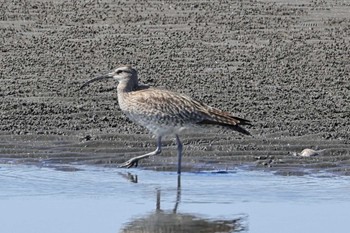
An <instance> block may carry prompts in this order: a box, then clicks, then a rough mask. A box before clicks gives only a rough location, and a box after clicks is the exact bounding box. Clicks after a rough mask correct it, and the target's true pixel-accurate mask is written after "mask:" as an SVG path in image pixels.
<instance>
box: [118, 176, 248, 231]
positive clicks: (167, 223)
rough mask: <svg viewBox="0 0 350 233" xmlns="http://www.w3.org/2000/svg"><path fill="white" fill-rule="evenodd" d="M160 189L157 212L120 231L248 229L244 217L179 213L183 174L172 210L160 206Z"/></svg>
mask: <svg viewBox="0 0 350 233" xmlns="http://www.w3.org/2000/svg"><path fill="white" fill-rule="evenodd" d="M160 196H161V192H160V190H157V203H156V211H155V213H151V214H148V215H146V216H145V217H141V218H137V219H134V220H132V221H131V222H129V223H127V224H126V225H125V227H124V228H123V229H122V230H121V231H120V233H158V232H159V233H197V232H201V233H218V232H220V233H233V232H240V231H244V230H246V228H245V227H244V226H242V225H243V223H242V222H243V220H244V219H243V218H236V219H234V220H210V219H205V218H201V217H199V216H196V215H193V214H183V213H177V209H178V206H179V203H180V199H181V176H178V186H177V193H176V202H175V206H174V208H173V210H172V211H164V210H161V208H160Z"/></svg>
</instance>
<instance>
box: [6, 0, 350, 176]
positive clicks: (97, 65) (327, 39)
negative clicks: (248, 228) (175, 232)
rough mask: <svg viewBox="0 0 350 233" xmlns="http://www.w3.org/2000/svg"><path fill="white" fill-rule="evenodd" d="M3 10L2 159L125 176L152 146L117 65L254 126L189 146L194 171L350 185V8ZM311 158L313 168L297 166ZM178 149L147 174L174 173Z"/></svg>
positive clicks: (30, 6)
mask: <svg viewBox="0 0 350 233" xmlns="http://www.w3.org/2000/svg"><path fill="white" fill-rule="evenodd" d="M1 9H2V10H1V12H0V31H1V35H2V36H1V43H0V49H1V57H0V59H1V63H0V77H1V78H0V98H1V101H0V111H1V113H0V114H1V118H0V119H1V121H0V122H1V124H0V134H1V136H0V144H1V147H0V160H1V162H6V163H8V162H12V163H13V162H14V163H22V162H24V163H36V164H42V163H53V164H66V163H74V162H78V163H84V164H86V163H88V164H100V165H111V166H115V165H116V164H118V163H121V162H123V161H125V160H127V159H129V158H131V157H132V156H134V155H136V154H140V153H142V152H144V151H151V150H153V149H154V148H153V147H154V146H155V141H154V139H152V138H151V136H150V135H148V134H147V132H146V131H145V130H144V129H142V128H140V127H138V126H136V125H135V124H133V123H131V122H129V121H128V120H127V119H126V117H125V116H124V115H123V114H122V113H121V112H120V110H119V107H118V104H117V95H116V90H115V89H113V87H114V86H115V84H114V83H113V82H102V83H96V84H94V85H91V86H90V87H89V88H87V89H85V90H83V91H80V92H77V91H76V89H77V88H78V87H79V86H80V85H81V84H82V83H84V82H85V81H86V80H88V79H90V78H92V77H95V76H96V75H98V74H102V73H105V72H108V71H110V70H111V69H112V68H114V67H115V66H116V65H117V64H120V63H129V64H132V65H134V66H135V67H136V68H137V69H138V70H139V74H140V78H141V81H142V82H144V83H147V84H149V85H152V86H157V87H161V88H166V89H169V90H174V91H178V92H181V93H185V94H187V95H190V96H192V97H194V98H196V99H198V100H201V101H203V102H205V103H207V104H210V105H212V106H215V107H219V108H221V109H224V110H227V111H231V112H233V113H235V114H236V115H237V116H239V117H243V118H247V119H250V120H251V121H252V122H253V123H254V125H253V126H252V127H250V128H249V130H250V131H251V132H252V134H253V135H254V137H243V136H241V135H237V134H236V133H234V132H229V131H227V130H217V129H215V130H212V129H209V130H208V131H206V133H205V134H203V133H201V134H197V135H196V134H188V135H185V136H184V137H183V138H184V144H185V157H184V169H185V170H202V169H217V168H219V169H226V168H228V169H230V168H233V167H236V166H242V165H244V166H247V167H249V168H252V169H266V170H274V171H277V172H278V174H283V175H290V174H295V175H299V174H301V175H302V174H304V173H308V172H314V171H331V172H336V173H340V174H345V175H347V174H349V165H350V143H349V139H350V137H349V132H350V126H349V115H350V100H349V96H350V84H349V73H350V64H349V58H348V54H349V46H350V37H349V34H350V31H349V30H350V28H349V27H348V25H349V23H350V4H348V3H347V2H344V1H333V0H326V1H312V2H310V1H302V0H300V1H294V2H293V3H289V2H288V1H278V2H277V3H274V2H272V1H240V2H229V3H223V2H222V1H207V2H197V1H184V2H178V1H166V2H164V1H152V2H144V1H119V3H116V2H114V1H111V2H110V1H90V2H86V1H74V2H69V1H68V2H67V1H55V2H51V1H45V0H38V1H25V2H11V3H10V2H8V1H4V2H3V3H2V8H1ZM305 148H311V149H317V150H322V149H325V152H324V153H323V154H322V155H319V156H314V157H299V156H294V154H295V153H297V152H301V151H302V150H303V149H305ZM175 159H176V156H175V147H174V142H173V141H171V140H169V141H166V142H165V150H164V152H163V155H160V156H157V157H154V158H151V159H149V160H145V161H143V162H142V163H140V167H144V168H150V169H157V170H175V164H176V163H175Z"/></svg>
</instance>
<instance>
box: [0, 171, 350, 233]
mask: <svg viewBox="0 0 350 233" xmlns="http://www.w3.org/2000/svg"><path fill="white" fill-rule="evenodd" d="M77 168H78V169H69V167H56V168H55V167H41V168H39V167H36V166H24V165H0V184H1V185H0V206H1V210H0V222H1V232H9V233H10V232H11V233H20V232H26V233H31V232H33V233H39V232H45V233H46V232H50V233H53V232H60V233H62V232H67V233H68V232H72V233H73V232H84V233H88V232H238V231H243V232H260V233H261V232H269V233H271V232H347V231H348V223H347V221H348V219H349V216H350V195H349V192H350V177H342V176H334V175H330V174H321V173H318V174H316V175H312V176H311V175H310V176H290V177H286V176H277V175H274V174H272V173H267V172H260V171H247V170H244V169H242V170H233V171H225V172H222V171H219V172H212V171H208V172H200V173H183V174H182V175H181V177H180V179H179V177H178V176H177V174H176V173H173V172H155V171H146V170H139V169H130V170H124V169H115V168H99V167H90V166H79V167H77Z"/></svg>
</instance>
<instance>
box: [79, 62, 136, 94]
mask: <svg viewBox="0 0 350 233" xmlns="http://www.w3.org/2000/svg"><path fill="white" fill-rule="evenodd" d="M103 79H114V80H116V81H118V82H119V83H125V84H127V85H128V86H130V87H131V88H134V87H137V86H138V80H137V71H136V69H134V68H132V67H131V66H129V65H125V66H120V67H118V68H117V69H115V70H114V71H113V72H111V73H108V74H105V75H102V76H99V77H96V78H93V79H91V80H89V81H87V82H86V83H84V84H83V85H82V86H81V87H80V89H79V90H81V89H83V88H84V87H86V86H87V85H89V84H90V83H92V82H95V81H99V80H103Z"/></svg>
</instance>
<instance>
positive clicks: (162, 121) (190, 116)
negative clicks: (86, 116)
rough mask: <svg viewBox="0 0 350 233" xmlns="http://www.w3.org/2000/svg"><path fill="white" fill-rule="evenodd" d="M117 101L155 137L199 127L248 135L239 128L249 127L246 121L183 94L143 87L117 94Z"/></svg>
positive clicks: (123, 109) (124, 110)
mask: <svg viewBox="0 0 350 233" xmlns="http://www.w3.org/2000/svg"><path fill="white" fill-rule="evenodd" d="M118 98H119V105H120V108H121V109H122V111H123V112H125V113H126V114H127V115H128V116H129V117H130V118H131V119H132V120H133V121H135V122H136V123H139V124H141V125H143V126H145V127H146V128H148V129H149V130H150V131H152V132H153V133H155V134H158V135H159V134H169V133H177V132H176V131H178V130H181V129H182V128H185V127H188V126H191V125H199V124H211V125H221V126H227V127H231V128H232V129H234V130H236V131H239V132H241V133H244V134H249V132H247V131H246V130H244V129H243V128H241V127H239V126H238V124H249V121H247V120H244V119H241V118H238V117H234V116H233V115H232V114H230V113H228V112H224V111H221V110H219V109H216V108H212V107H210V106H208V105H205V104H202V103H200V102H198V101H196V100H193V99H191V98H190V97H188V96H186V95H183V94H179V93H174V92H171V91H167V90H161V89H155V88H142V89H139V90H136V91H131V92H126V93H123V94H121V95H118ZM174 131H175V132H174Z"/></svg>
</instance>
